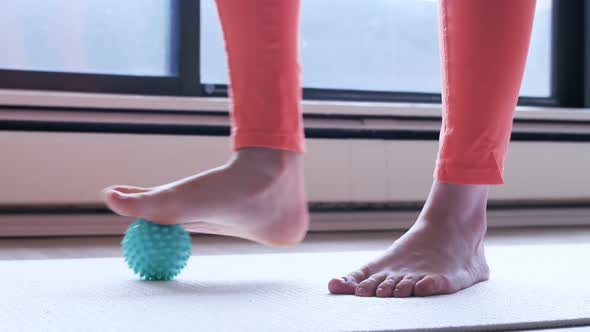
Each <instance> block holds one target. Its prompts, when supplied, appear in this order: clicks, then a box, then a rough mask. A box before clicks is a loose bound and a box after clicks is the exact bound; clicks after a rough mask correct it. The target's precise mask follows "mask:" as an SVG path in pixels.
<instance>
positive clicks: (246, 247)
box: [0, 227, 590, 332]
mask: <svg viewBox="0 0 590 332" xmlns="http://www.w3.org/2000/svg"><path fill="white" fill-rule="evenodd" d="M402 234H403V233H401V232H396V231H387V232H355V233H352V232H342V233H338V232H331V233H311V234H309V235H308V237H307V238H306V240H305V241H304V242H303V243H302V244H301V245H299V246H297V247H292V248H269V247H264V246H260V245H257V244H254V243H250V242H247V241H242V240H239V239H233V238H224V237H218V236H208V235H207V236H200V235H199V236H193V254H194V255H223V254H235V253H240V254H260V253H279V252H320V251H321V252H326V251H356V250H379V249H383V248H386V247H387V246H388V245H389V244H390V243H391V242H392V240H394V239H396V238H398V237H400V236H401V235H402ZM120 241H121V237H54V238H4V239H0V260H15V259H60V258H61V259H67V258H84V257H118V256H121V253H120ZM485 242H486V245H487V246H498V245H506V244H510V245H519V244H523V245H526V244H545V245H551V244H563V243H568V244H571V243H589V242H590V227H568V228H534V229H532V228H520V229H508V228H506V229H502V228H496V229H490V230H489V231H488V233H487V234H486V239H485ZM558 330H559V331H564V332H570V331H571V332H578V331H585V330H586V331H590V328H569V329H568V328H564V329H551V330H539V331H558Z"/></svg>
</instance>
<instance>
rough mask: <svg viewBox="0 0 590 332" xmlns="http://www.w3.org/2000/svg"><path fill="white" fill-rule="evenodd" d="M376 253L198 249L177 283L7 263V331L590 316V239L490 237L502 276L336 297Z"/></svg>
mask: <svg viewBox="0 0 590 332" xmlns="http://www.w3.org/2000/svg"><path fill="white" fill-rule="evenodd" d="M375 254H376V253H375V252H356V253H350V252H337V253H302V254H268V255H233V256H193V257H192V258H191V260H190V261H189V266H188V267H187V269H186V270H185V271H183V273H182V274H181V275H180V277H179V278H178V279H177V280H176V281H173V282H145V281H139V280H137V279H136V278H135V277H134V276H133V275H132V274H131V272H130V271H129V270H128V268H127V266H126V265H125V263H124V261H123V259H115V258H108V259H71V260H30V261H3V262H0V270H1V271H2V272H3V274H2V279H1V280H2V282H1V283H0V294H1V296H2V300H1V301H0V330H2V331H400V330H401V331H404V330H408V331H420V330H440V331H447V330H448V331H487V330H512V329H522V328H542V327H545V328H549V327H560V326H583V325H590V260H589V259H588V257H589V255H590V245H551V246H502V247H489V248H488V259H489V261H490V264H491V266H492V278H491V279H490V280H489V281H487V282H483V283H479V284H477V285H476V286H474V287H472V288H469V289H467V290H464V291H461V292H459V293H457V294H453V295H445V296H437V297H431V298H408V299H380V298H357V297H354V296H332V295H329V294H328V292H327V288H326V283H327V280H328V279H329V278H330V277H331V276H332V275H340V274H344V273H346V272H349V271H350V270H352V269H354V268H357V267H358V266H359V265H360V264H361V263H362V262H364V261H365V260H367V259H368V258H370V257H372V256H373V255H375Z"/></svg>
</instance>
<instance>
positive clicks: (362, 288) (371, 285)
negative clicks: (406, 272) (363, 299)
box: [354, 273, 387, 296]
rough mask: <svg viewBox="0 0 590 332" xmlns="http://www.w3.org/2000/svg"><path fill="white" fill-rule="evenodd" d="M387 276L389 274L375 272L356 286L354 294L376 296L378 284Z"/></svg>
mask: <svg viewBox="0 0 590 332" xmlns="http://www.w3.org/2000/svg"><path fill="white" fill-rule="evenodd" d="M386 277H387V274H385V273H379V274H374V275H372V276H370V277H368V278H367V279H365V280H363V281H362V282H361V283H360V284H359V285H358V286H357V287H356V290H355V292H354V294H355V295H356V296H375V291H376V290H377V286H379V285H380V284H381V283H382V282H383V280H385V278H386Z"/></svg>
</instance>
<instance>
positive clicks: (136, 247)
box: [121, 218, 191, 280]
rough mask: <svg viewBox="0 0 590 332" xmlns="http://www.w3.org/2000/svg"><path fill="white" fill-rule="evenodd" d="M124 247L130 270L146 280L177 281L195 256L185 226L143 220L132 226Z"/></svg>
mask: <svg viewBox="0 0 590 332" xmlns="http://www.w3.org/2000/svg"><path fill="white" fill-rule="evenodd" d="M121 245H122V247H123V257H125V261H126V262H127V265H129V268H131V269H132V270H133V271H134V272H135V273H136V274H138V275H139V276H140V277H141V278H143V279H145V280H172V279H174V277H176V276H177V275H178V274H179V273H180V271H182V269H183V268H184V267H185V266H186V263H187V262H188V259H189V258H190V256H191V237H190V235H189V233H188V232H187V231H185V230H184V228H182V226H180V225H171V226H165V225H159V224H156V223H153V222H151V221H148V220H146V219H143V218H142V219H138V220H137V221H135V222H134V223H133V224H131V225H129V227H128V228H127V231H126V232H125V236H124V237H123V241H122V242H121Z"/></svg>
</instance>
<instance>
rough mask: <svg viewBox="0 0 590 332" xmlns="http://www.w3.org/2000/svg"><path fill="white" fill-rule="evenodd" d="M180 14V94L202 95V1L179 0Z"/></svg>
mask: <svg viewBox="0 0 590 332" xmlns="http://www.w3.org/2000/svg"><path fill="white" fill-rule="evenodd" d="M178 1H180V6H179V7H178V8H179V10H180V13H179V15H178V17H179V18H180V25H179V27H180V31H179V32H180V52H179V58H180V61H179V63H180V67H179V77H180V94H181V95H184V96H199V95H201V73H200V53H199V47H200V18H201V17H200V1H199V0H178Z"/></svg>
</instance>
